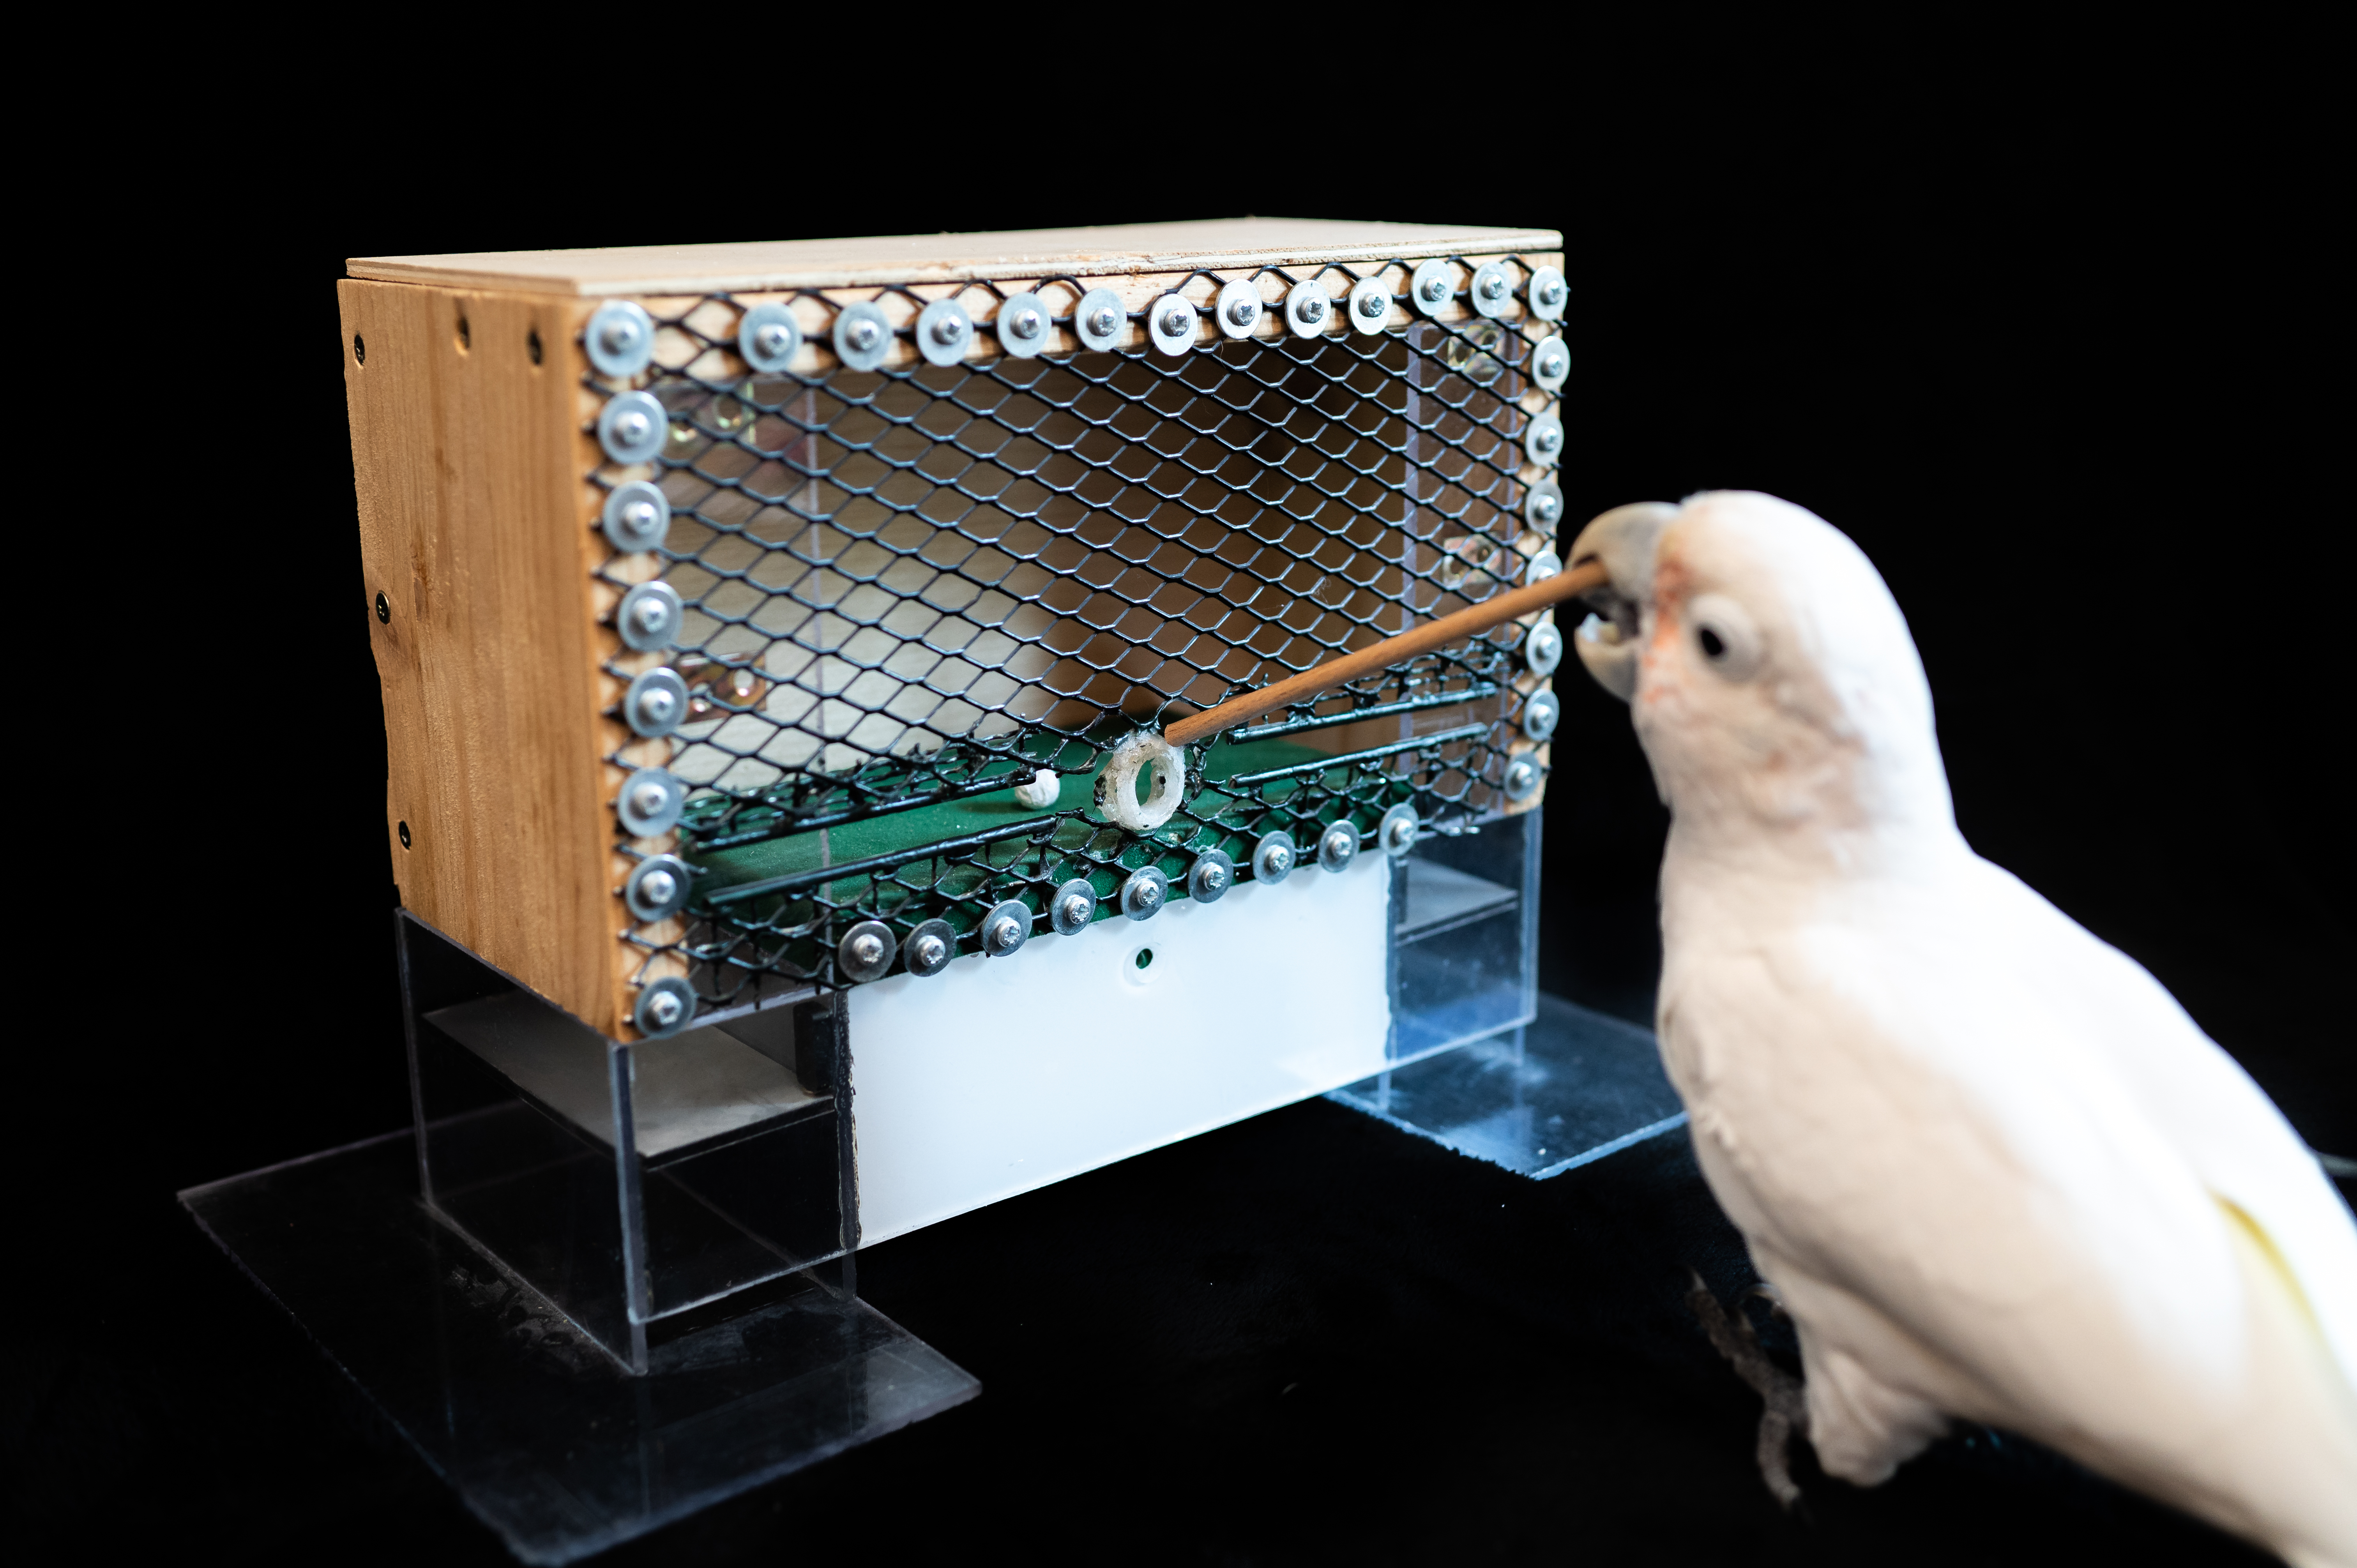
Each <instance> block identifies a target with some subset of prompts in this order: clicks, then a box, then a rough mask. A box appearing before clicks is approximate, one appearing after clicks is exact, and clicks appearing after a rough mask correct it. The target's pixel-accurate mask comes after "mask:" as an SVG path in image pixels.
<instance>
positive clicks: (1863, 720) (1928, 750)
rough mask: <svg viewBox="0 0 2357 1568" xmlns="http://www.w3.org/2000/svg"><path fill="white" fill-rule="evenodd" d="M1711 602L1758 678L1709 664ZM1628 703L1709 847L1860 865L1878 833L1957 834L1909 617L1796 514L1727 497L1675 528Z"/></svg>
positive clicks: (1700, 502) (1695, 843) (1827, 535)
mask: <svg viewBox="0 0 2357 1568" xmlns="http://www.w3.org/2000/svg"><path fill="white" fill-rule="evenodd" d="M1697 602H1700V603H1703V604H1706V605H1709V606H1711V607H1713V613H1714V614H1716V615H1717V617H1718V618H1719V620H1720V621H1721V622H1723V623H1725V624H1724V625H1722V626H1720V627H1719V628H1717V629H1718V630H1721V631H1723V632H1725V633H1727V639H1728V640H1732V641H1735V642H1737V643H1738V644H1743V645H1744V646H1747V647H1748V648H1749V649H1751V650H1754V651H1753V657H1752V658H1751V660H1750V661H1749V667H1748V668H1747V669H1743V670H1741V671H1739V672H1738V673H1734V674H1730V672H1729V669H1728V663H1727V661H1726V660H1721V661H1717V662H1715V661H1714V660H1712V659H1710V658H1708V657H1706V654H1705V652H1704V649H1703V647H1702V645H1701V643H1700V642H1699V641H1698V640H1697V636H1698V628H1697V626H1696V624H1695V615H1694V614H1693V607H1694V606H1695V604H1696V603H1697ZM1706 619H1707V618H1706ZM1738 634H1748V636H1749V643H1748V644H1744V639H1743V636H1741V635H1738ZM1632 706H1633V708H1634V717H1635V721H1636V726H1637V733H1638V736H1639V738H1640V739H1641V741H1642V742H1643V744H1644V747H1645V753H1646V756H1647V757H1648V758H1649V759H1650V760H1651V762H1652V766H1653V772H1654V778H1655V779H1656V781H1657V782H1658V783H1659V785H1660V787H1661V789H1662V793H1663V799H1664V800H1667V801H1668V802H1669V803H1670V806H1671V809H1672V811H1673V812H1674V814H1675V818H1676V822H1677V828H1676V831H1677V832H1680V834H1681V835H1682V837H1684V839H1685V840H1686V841H1687V842H1688V843H1689V844H1690V845H1691V846H1692V847H1694V848H1695V849H1697V850H1702V849H1706V848H1710V847H1713V846H1716V847H1717V848H1721V849H1724V850H1725V851H1726V852H1727V853H1730V854H1732V853H1737V852H1738V849H1741V850H1742V851H1743V852H1745V853H1749V852H1751V851H1752V850H1755V849H1757V848H1758V847H1759V846H1760V845H1762V844H1766V845H1771V846H1772V845H1776V844H1781V845H1783V846H1784V849H1785V850H1786V851H1788V852H1790V853H1792V854H1800V855H1802V856H1803V857H1806V858H1823V857H1824V856H1825V855H1827V854H1831V855H1832V856H1834V857H1835V858H1836V859H1839V860H1842V861H1844V862H1846V863H1848V862H1853V861H1854V860H1855V857H1856V856H1857V855H1858V854H1863V853H1865V852H1866V848H1867V846H1866V845H1865V844H1864V843H1861V842H1859V841H1860V840H1861V839H1862V838H1863V837H1865V836H1868V835H1871V836H1873V837H1875V838H1878V839H1889V838H1891V837H1892V836H1893V835H1897V836H1899V837H1905V836H1907V835H1909V834H1910V833H1916V832H1929V833H1935V834H1943V835H1948V836H1953V833H1954V832H1955V827H1954V814H1953V809H1952V807H1951V805H1950V801H1949V796H1948V789H1947V779H1946V773H1945V770H1944V768H1943V767H1942V764H1941V761H1940V754H1939V743H1938V740H1937V738H1936V736H1935V735H1934V733H1933V730H1932V697H1931V691H1930V688H1929V686H1928V684H1927V683H1926V682H1925V681H1924V678H1923V671H1922V664H1921V660H1919V659H1918V657H1917V656H1916V653H1915V647H1914V642H1913V640H1912V639H1911V638H1910V636H1909V635H1908V632H1907V625H1906V620H1905V618H1903V617H1902V616H1901V615H1900V613H1899V607H1898V605H1897V604H1896V603H1895V602H1894V601H1893V600H1892V599H1891V597H1890V592H1889V588H1888V587H1886V586H1885V585H1883V582H1882V579H1881V577H1880V575H1878V574H1877V573H1876V572H1875V570H1874V568H1873V566H1872V564H1869V563H1868V562H1867V559H1866V557H1865V555H1864V554H1863V553H1860V552H1859V551H1858V549H1857V546H1856V545H1855V544H1853V543H1851V542H1850V541H1849V540H1848V539H1847V538H1846V537H1844V536H1843V535H1842V534H1841V533H1839V532H1836V531H1835V529H1833V528H1832V527H1831V526H1830V525H1829V524H1827V523H1825V522H1824V521H1821V520H1819V519H1818V518H1816V517H1814V516H1813V515H1812V514H1810V513H1808V512H1806V511H1803V510H1802V509H1800V508H1799V507H1795V506H1792V505H1791V504H1789V503H1787V502H1784V501H1780V500H1776V499H1773V498H1771V497H1768V496H1760V495H1753V494H1749V493H1746V492H1741V491H1723V492H1715V493H1712V494H1709V495H1705V496H1699V497H1696V498H1695V499H1694V500H1692V501H1691V502H1689V503H1687V505H1686V506H1685V507H1684V508H1683V509H1682V510H1680V511H1679V513H1678V515H1677V517H1676V519H1675V520H1674V521H1672V522H1671V523H1670V525H1669V526H1668V527H1667V528H1666V529H1665V530H1663V533H1662V536H1661V540H1660V542H1659V545H1658V547H1657V549H1656V551H1655V554H1654V563H1653V580H1652V615H1651V617H1650V635H1649V636H1648V637H1647V638H1646V640H1645V643H1644V647H1643V650H1642V652H1641V656H1640V660H1639V665H1638V676H1637V690H1636V693H1635V695H1634V697H1633V699H1632ZM1763 829H1764V830H1766V832H1765V833H1764V835H1763V832H1762V830H1763ZM1803 830H1805V831H1803ZM1722 841H1723V842H1722Z"/></svg>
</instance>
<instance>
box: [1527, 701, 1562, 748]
mask: <svg viewBox="0 0 2357 1568" xmlns="http://www.w3.org/2000/svg"><path fill="white" fill-rule="evenodd" d="M1562 722H1563V703H1561V702H1559V701H1557V700H1556V697H1555V693H1553V692H1534V693H1531V694H1530V697H1529V700H1527V701H1526V702H1524V703H1523V734H1524V735H1526V736H1530V737H1531V738H1532V739H1533V740H1534V741H1537V742H1538V743H1539V744H1540V745H1542V746H1544V745H1545V744H1546V741H1547V738H1548V737H1549V736H1553V735H1554V734H1555V725H1558V724H1560V723H1562Z"/></svg>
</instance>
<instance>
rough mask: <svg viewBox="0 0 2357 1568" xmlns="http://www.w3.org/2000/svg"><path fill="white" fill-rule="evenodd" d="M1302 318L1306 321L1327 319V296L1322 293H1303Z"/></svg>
mask: <svg viewBox="0 0 2357 1568" xmlns="http://www.w3.org/2000/svg"><path fill="white" fill-rule="evenodd" d="M1301 319H1302V320H1304V321H1323V320H1325V319H1326V296H1325V295H1322V294H1312V295H1303V296H1302V300H1301Z"/></svg>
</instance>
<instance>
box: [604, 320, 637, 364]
mask: <svg viewBox="0 0 2357 1568" xmlns="http://www.w3.org/2000/svg"><path fill="white" fill-rule="evenodd" d="M597 346H598V347H599V348H601V349H605V350H606V352H608V354H611V355H613V356H614V357H615V358H617V359H619V358H621V357H622V356H623V355H625V354H628V353H630V351H631V350H632V349H636V348H637V347H638V346H639V324H638V323H637V322H635V321H633V320H631V319H630V317H627V316H612V317H607V319H606V330H605V331H604V332H602V333H600V334H599V335H598V338H597Z"/></svg>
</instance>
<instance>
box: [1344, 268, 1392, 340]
mask: <svg viewBox="0 0 2357 1568" xmlns="http://www.w3.org/2000/svg"><path fill="white" fill-rule="evenodd" d="M1370 305H1372V306H1374V308H1373V309H1372V310H1370V309H1369V308H1368V306H1370ZM1345 308H1346V309H1347V310H1348V311H1349V314H1350V317H1351V329H1352V330H1353V331H1357V332H1362V333H1364V334H1366V335H1367V336H1368V337H1370V338H1372V337H1373V336H1374V335H1375V334H1376V333H1378V332H1381V331H1382V330H1383V328H1384V327H1385V326H1386V325H1388V324H1389V323H1390V321H1391V318H1392V291H1391V290H1390V289H1387V288H1385V287H1384V286H1383V279H1381V278H1379V277H1376V278H1361V279H1360V280H1359V281H1358V282H1357V283H1354V284H1352V285H1351V298H1350V303H1349V304H1348V306H1346V307H1345Z"/></svg>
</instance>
